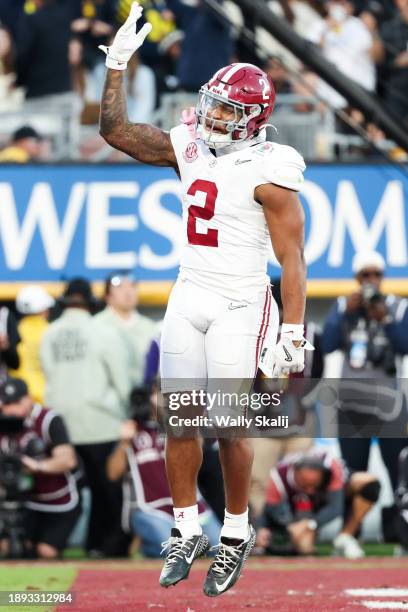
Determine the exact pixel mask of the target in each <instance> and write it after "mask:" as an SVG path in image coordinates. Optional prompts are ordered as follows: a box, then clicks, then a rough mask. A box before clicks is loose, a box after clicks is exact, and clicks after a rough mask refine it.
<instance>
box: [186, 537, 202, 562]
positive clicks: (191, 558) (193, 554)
mask: <svg viewBox="0 0 408 612" xmlns="http://www.w3.org/2000/svg"><path fill="white" fill-rule="evenodd" d="M199 544H200V540H198V542H197V544H196V545H195V547H194V550H193V552H192V553H191V556H190V557H186V561H187V563H192V562H193V561H194V556H195V554H196V551H197V548H198V545H199Z"/></svg>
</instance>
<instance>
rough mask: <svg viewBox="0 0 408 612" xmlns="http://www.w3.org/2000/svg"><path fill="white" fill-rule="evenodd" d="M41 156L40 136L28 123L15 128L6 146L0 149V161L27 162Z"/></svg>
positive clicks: (8, 162) (10, 162) (36, 159)
mask: <svg viewBox="0 0 408 612" xmlns="http://www.w3.org/2000/svg"><path fill="white" fill-rule="evenodd" d="M41 156H42V138H41V136H40V135H39V134H38V132H37V131H36V130H35V129H34V128H32V127H31V126H29V125H25V126H23V127H21V128H19V129H18V130H16V131H15V132H14V134H13V136H12V137H11V142H10V144H9V146H8V147H6V148H5V149H3V150H2V151H0V163H6V164H27V163H29V162H32V161H38V160H39V159H40V158H41Z"/></svg>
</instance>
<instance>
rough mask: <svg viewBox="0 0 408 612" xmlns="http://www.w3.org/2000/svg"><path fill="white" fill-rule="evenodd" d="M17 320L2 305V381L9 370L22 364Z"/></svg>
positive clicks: (0, 333) (0, 348)
mask: <svg viewBox="0 0 408 612" xmlns="http://www.w3.org/2000/svg"><path fill="white" fill-rule="evenodd" d="M20 340H21V338H20V334H19V333H18V329H17V321H16V319H15V316H14V315H13V313H12V312H11V311H10V310H9V309H8V308H7V306H1V307H0V382H1V381H2V380H4V378H5V377H6V376H7V370H9V369H13V370H16V369H17V368H18V367H19V365H20V358H19V356H18V352H17V345H18V343H19V342H20Z"/></svg>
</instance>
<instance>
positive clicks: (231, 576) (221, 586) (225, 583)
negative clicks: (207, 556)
mask: <svg viewBox="0 0 408 612" xmlns="http://www.w3.org/2000/svg"><path fill="white" fill-rule="evenodd" d="M236 571H237V568H235V570H234V571H233V572H232V574H230V575H229V576H228V578H227V579H226V581H225V582H223V583H222V584H218V582H216V583H215V588H216V589H217V591H218V592H219V593H221V592H222V591H224V590H225V588H226V587H227V586H228V585H229V583H230V582H231V580H232V579H233V577H234V575H235V572H236Z"/></svg>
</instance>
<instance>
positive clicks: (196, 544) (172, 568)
mask: <svg viewBox="0 0 408 612" xmlns="http://www.w3.org/2000/svg"><path fill="white" fill-rule="evenodd" d="M162 547H163V550H162V553H163V552H164V551H167V553H166V560H165V562H164V566H163V569H162V571H161V574H160V585H161V586H162V587H169V586H172V585H175V584H177V583H178V582H180V580H185V579H186V578H188V575H189V573H190V569H191V566H192V565H193V561H194V560H195V559H197V557H200V556H201V555H204V553H205V552H206V551H207V550H208V547H209V542H208V538H207V536H206V535H204V534H201V535H196V536H192V537H191V538H183V537H182V536H181V533H180V531H179V530H178V529H175V528H174V527H173V529H172V530H171V536H170V538H169V539H168V540H166V541H165V542H163V543H162Z"/></svg>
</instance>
